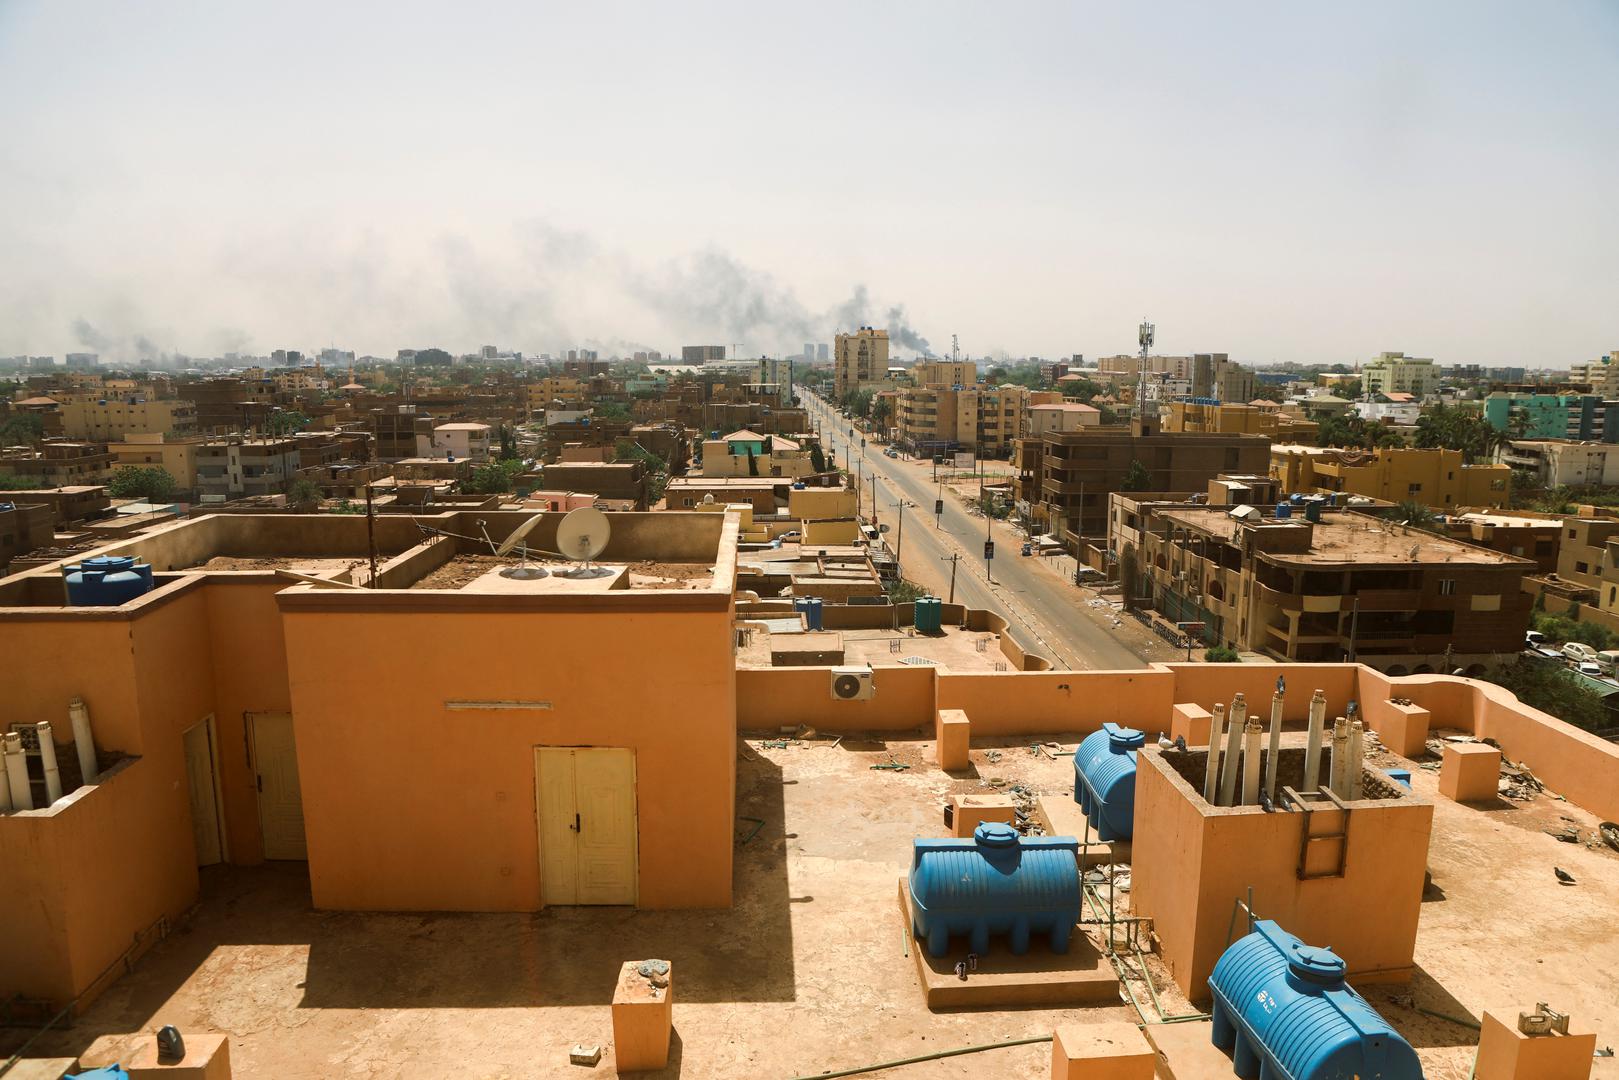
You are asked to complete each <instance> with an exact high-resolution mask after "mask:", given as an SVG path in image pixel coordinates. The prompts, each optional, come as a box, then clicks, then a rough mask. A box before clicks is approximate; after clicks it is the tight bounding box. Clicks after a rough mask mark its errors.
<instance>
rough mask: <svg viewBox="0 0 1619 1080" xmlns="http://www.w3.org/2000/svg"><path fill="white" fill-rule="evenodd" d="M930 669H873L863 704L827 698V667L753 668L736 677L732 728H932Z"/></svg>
mask: <svg viewBox="0 0 1619 1080" xmlns="http://www.w3.org/2000/svg"><path fill="white" fill-rule="evenodd" d="M935 677H936V671H935V669H934V668H931V667H909V666H907V665H904V664H892V665H887V666H876V667H874V668H873V673H872V685H873V687H875V689H876V694H875V695H874V696H873V697H872V698H871V700H869V701H838V700H836V699H834V698H833V697H832V691H831V685H832V684H831V669H830V668H824V667H821V668H759V669H751V668H750V669H743V670H739V671H738V672H737V673H736V712H737V725H738V726H739V727H741V728H743V729H744V730H751V731H759V730H769V731H774V730H775V729H776V728H778V727H783V726H786V725H788V724H808V725H809V726H810V727H813V728H814V729H815V730H817V731H912V730H918V731H919V730H920V729H922V728H924V727H926V728H927V729H928V730H932V727H933V720H934V713H935V711H936V710H937V709H938V708H939V705H938V704H937V701H936V695H935V683H934V680H935Z"/></svg>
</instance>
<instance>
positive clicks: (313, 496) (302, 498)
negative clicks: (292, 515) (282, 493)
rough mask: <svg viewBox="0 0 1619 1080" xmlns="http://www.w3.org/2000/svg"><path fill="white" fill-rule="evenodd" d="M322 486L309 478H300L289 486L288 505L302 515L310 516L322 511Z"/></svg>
mask: <svg viewBox="0 0 1619 1080" xmlns="http://www.w3.org/2000/svg"><path fill="white" fill-rule="evenodd" d="M321 497H322V496H321V490H320V485H319V484H317V483H315V482H314V481H313V480H311V479H309V477H307V476H300V477H297V478H296V479H294V480H293V482H292V483H290V484H288V485H287V505H288V506H291V507H292V508H293V509H295V510H297V511H299V512H300V513H305V514H310V513H314V512H315V511H316V510H319V509H320V501H321Z"/></svg>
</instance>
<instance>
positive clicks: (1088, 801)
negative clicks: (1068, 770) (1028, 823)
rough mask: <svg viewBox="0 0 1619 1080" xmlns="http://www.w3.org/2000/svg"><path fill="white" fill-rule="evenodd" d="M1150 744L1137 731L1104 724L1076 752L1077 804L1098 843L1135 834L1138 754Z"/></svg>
mask: <svg viewBox="0 0 1619 1080" xmlns="http://www.w3.org/2000/svg"><path fill="white" fill-rule="evenodd" d="M1146 741H1147V736H1146V735H1145V734H1144V733H1142V732H1140V731H1137V730H1136V729H1135V728H1127V727H1120V726H1119V725H1118V724H1103V725H1102V730H1101V731H1093V732H1091V733H1090V734H1089V735H1087V736H1085V738H1083V739H1081V740H1080V743H1079V748H1078V749H1076V750H1075V751H1074V801H1075V802H1077V803H1079V808H1080V809H1081V810H1083V811H1085V817H1086V818H1087V819H1088V820H1089V821H1090V823H1091V828H1093V829H1095V830H1096V837H1097V839H1098V840H1128V839H1130V837H1131V836H1132V835H1133V834H1134V833H1135V820H1136V751H1137V750H1140V749H1141V747H1142V745H1143V744H1144V743H1145V742H1146Z"/></svg>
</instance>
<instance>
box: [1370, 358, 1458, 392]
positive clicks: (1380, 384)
mask: <svg viewBox="0 0 1619 1080" xmlns="http://www.w3.org/2000/svg"><path fill="white" fill-rule="evenodd" d="M1360 376H1361V382H1362V385H1364V386H1365V388H1366V392H1367V393H1369V394H1372V393H1379V394H1413V395H1415V396H1416V397H1419V398H1420V397H1425V396H1427V395H1428V394H1431V393H1433V392H1434V391H1435V390H1437V389H1439V368H1438V367H1437V366H1436V365H1435V364H1434V362H1433V361H1432V360H1422V359H1418V358H1417V357H1415V356H1407V355H1405V353H1403V352H1386V353H1381V354H1380V355H1379V356H1378V358H1377V359H1376V360H1373V361H1371V362H1370V363H1368V364H1367V365H1366V366H1365V367H1363V368H1361V369H1360Z"/></svg>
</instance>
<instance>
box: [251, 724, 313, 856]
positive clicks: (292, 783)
mask: <svg viewBox="0 0 1619 1080" xmlns="http://www.w3.org/2000/svg"><path fill="white" fill-rule="evenodd" d="M252 723H253V771H254V773H255V782H256V783H257V785H258V789H259V829H260V831H261V832H262V833H263V834H264V857H265V858H266V859H307V858H309V849H308V847H307V846H306V845H305V843H304V800H303V792H302V789H301V788H300V786H299V783H298V746H297V743H296V742H295V741H294V740H293V735H292V717H291V716H290V715H289V714H287V713H253V714H252Z"/></svg>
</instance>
